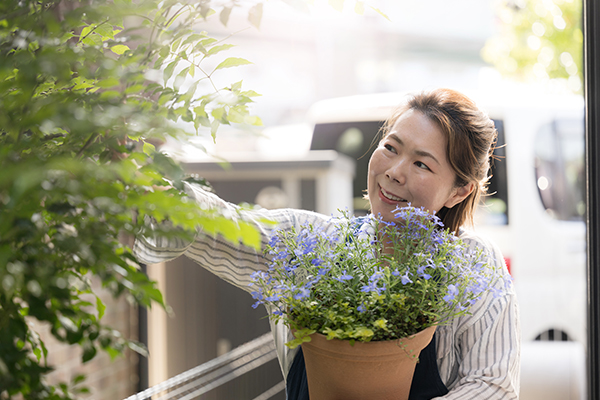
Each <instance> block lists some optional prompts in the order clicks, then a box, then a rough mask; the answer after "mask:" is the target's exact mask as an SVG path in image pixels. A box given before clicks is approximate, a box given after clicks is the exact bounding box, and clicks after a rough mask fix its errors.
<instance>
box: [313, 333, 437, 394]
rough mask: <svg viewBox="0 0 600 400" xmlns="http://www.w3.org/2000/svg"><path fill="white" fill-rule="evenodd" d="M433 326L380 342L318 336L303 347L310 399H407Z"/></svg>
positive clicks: (431, 334)
mask: <svg viewBox="0 0 600 400" xmlns="http://www.w3.org/2000/svg"><path fill="white" fill-rule="evenodd" d="M435 329H436V327H435V326H432V327H429V328H427V329H425V330H423V331H421V332H419V333H417V334H415V335H413V336H410V337H408V338H406V339H398V340H390V341H381V342H368V343H363V342H355V343H354V346H351V345H350V343H349V342H348V341H347V340H337V339H333V340H327V337H326V336H324V335H321V334H318V333H315V334H313V335H311V341H310V342H306V343H303V344H302V351H303V353H304V362H305V365H306V375H307V379H308V392H309V395H310V400H372V399H377V400H392V399H394V400H406V399H408V395H409V392H410V385H411V382H412V378H413V375H414V372H415V366H416V363H417V357H418V356H419V354H420V353H421V350H423V349H424V348H425V347H426V346H427V345H428V344H429V342H430V341H431V338H432V337H433V334H434V332H435Z"/></svg>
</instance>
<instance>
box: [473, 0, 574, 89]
mask: <svg viewBox="0 0 600 400" xmlns="http://www.w3.org/2000/svg"><path fill="white" fill-rule="evenodd" d="M581 5H582V3H581V1H578V0H550V1H545V0H504V1H502V2H500V3H499V5H498V8H497V10H496V12H497V16H498V18H499V20H500V22H501V26H500V33H499V34H498V35H497V36H495V37H492V38H491V39H490V40H489V41H488V42H487V43H486V45H485V47H484V48H483V50H482V56H483V58H484V60H486V61H488V62H490V63H491V64H493V65H494V66H495V67H496V68H497V69H498V70H499V71H500V72H501V73H503V74H504V75H507V76H510V77H513V78H517V79H525V80H533V81H544V80H546V81H547V80H548V79H559V80H563V81H565V80H566V83H567V87H568V88H570V89H571V90H572V91H573V92H576V93H582V87H583V86H582V82H583V34H582V31H581V21H582V15H581Z"/></svg>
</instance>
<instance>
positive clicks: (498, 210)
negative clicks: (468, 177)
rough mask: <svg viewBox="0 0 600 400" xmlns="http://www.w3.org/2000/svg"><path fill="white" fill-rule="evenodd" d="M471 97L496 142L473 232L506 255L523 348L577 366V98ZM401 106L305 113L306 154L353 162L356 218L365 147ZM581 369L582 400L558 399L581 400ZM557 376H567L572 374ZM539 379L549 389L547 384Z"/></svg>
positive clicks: (392, 97)
mask: <svg viewBox="0 0 600 400" xmlns="http://www.w3.org/2000/svg"><path fill="white" fill-rule="evenodd" d="M470 97H471V98H472V99H473V100H475V101H476V102H477V103H478V105H479V106H480V107H481V108H482V109H484V110H485V111H487V112H488V114H489V115H490V117H491V118H492V119H493V120H494V122H495V124H496V128H497V130H498V134H499V138H498V145H499V147H498V148H497V150H496V152H495V155H496V156H497V157H496V160H495V161H494V162H493V172H492V173H493V177H492V179H491V183H490V193H492V194H491V195H490V196H488V197H487V198H486V199H485V204H484V206H483V207H480V211H479V212H478V215H477V216H476V222H475V229H476V230H477V231H478V232H481V233H483V234H484V235H487V236H489V237H490V238H492V240H494V241H495V242H496V243H497V244H498V245H499V246H500V247H501V249H502V251H503V255H504V257H505V258H506V262H507V265H508V266H509V268H510V272H511V275H512V277H513V279H514V283H515V287H516V290H517V294H518V298H519V303H520V309H521V322H522V335H523V341H524V343H526V342H528V341H546V343H548V341H552V342H553V343H556V345H557V346H560V344H559V343H557V342H562V343H566V342H569V343H571V344H572V345H575V344H577V345H575V346H574V347H570V349H575V350H576V351H577V354H576V355H575V354H571V355H567V358H569V359H571V360H572V359H574V358H575V359H577V360H578V361H577V362H578V363H579V364H582V363H583V361H582V357H583V356H582V354H584V353H583V351H584V350H583V349H584V346H585V343H586V249H585V223H584V213H585V203H584V200H585V197H584V174H585V172H584V102H583V98H582V97H580V96H551V95H543V96H534V95H528V94H519V95H516V94H511V95H510V96H509V97H507V98H501V97H500V95H497V94H496V93H489V94H488V95H487V96H482V95H478V94H470ZM403 98H404V95H403V94H401V93H385V94H376V95H364V96H351V97H344V98H337V99H330V100H324V101H320V102H318V103H316V104H315V105H314V106H313V107H312V108H311V110H310V112H309V120H310V121H311V123H312V124H313V125H314V130H313V137H312V144H311V149H313V150H321V149H333V150H337V151H339V152H341V153H344V154H347V155H348V156H350V157H352V158H354V159H355V160H356V163H357V164H356V176H355V180H354V194H353V195H354V209H355V212H356V213H364V212H366V210H365V208H366V207H367V205H366V203H365V202H364V200H362V196H363V191H364V190H365V189H366V181H367V179H366V177H367V165H368V161H369V157H370V153H371V151H372V149H373V147H372V142H373V140H374V138H375V137H376V134H377V132H378V131H379V129H380V128H381V126H382V125H383V122H384V120H385V119H386V118H387V117H389V116H390V115H391V113H392V111H393V110H394V109H395V107H396V106H397V105H398V104H399V103H400V102H401V101H402V99H403ZM531 343H533V342H531ZM536 343H539V342H536ZM548 344H549V343H548ZM555 348H558V347H555ZM563 348H564V345H563ZM538 363H542V360H539V361H538ZM582 367H583V365H579V366H578V367H577V368H579V372H578V374H579V375H580V376H579V377H578V378H577V379H578V380H579V383H577V386H579V389H577V390H576V392H578V393H579V394H578V395H577V396H574V397H563V398H583V397H581V396H583V394H582V389H581V387H580V386H581V383H582V382H583V375H584V374H585V372H584V370H581V368H582ZM524 368H526V366H525V365H524ZM564 368H571V372H570V373H571V374H573V373H574V372H573V371H572V366H571V367H569V366H567V365H565V366H564ZM537 369H538V370H539V368H537ZM563 376H564V375H563ZM544 379H545V381H546V382H549V381H548V379H549V377H548V376H546V377H545V378H544ZM565 379H567V378H565ZM547 386H548V387H551V386H552V385H548V384H547ZM522 394H523V393H522ZM522 398H525V397H522ZM540 398H542V397H540ZM552 398H558V397H552Z"/></svg>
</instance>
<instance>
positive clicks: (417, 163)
mask: <svg viewBox="0 0 600 400" xmlns="http://www.w3.org/2000/svg"><path fill="white" fill-rule="evenodd" d="M415 165H416V166H417V167H418V168H421V169H426V170H429V167H428V166H427V164H424V163H422V162H421V161H417V162H415Z"/></svg>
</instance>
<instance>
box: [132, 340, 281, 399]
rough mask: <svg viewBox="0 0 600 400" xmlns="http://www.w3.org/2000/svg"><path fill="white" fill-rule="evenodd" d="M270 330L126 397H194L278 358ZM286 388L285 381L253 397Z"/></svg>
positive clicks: (266, 396) (267, 397) (273, 393)
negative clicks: (220, 354)
mask: <svg viewBox="0 0 600 400" xmlns="http://www.w3.org/2000/svg"><path fill="white" fill-rule="evenodd" d="M276 357H277V353H276V352H275V343H274V342H273V337H272V335H271V334H270V333H266V334H264V335H262V336H260V337H258V338H256V339H254V340H252V341H251V342H248V343H246V344H243V345H241V346H240V347H237V348H235V349H233V350H231V351H230V352H228V353H226V354H223V355H222V356H220V357H217V358H215V359H213V360H210V361H208V362H206V363H204V364H202V365H199V366H197V367H195V368H192V369H190V370H187V371H185V372H183V373H181V374H179V375H176V376H174V377H172V378H170V379H167V380H166V381H164V382H161V383H159V384H158V385H156V386H152V387H151V388H149V389H146V390H144V391H143V392H140V393H137V394H134V395H133V396H130V397H128V398H127V399H125V400H172V399H178V400H191V399H195V398H197V397H198V396H200V395H202V394H204V393H207V392H209V391H211V390H213V389H215V388H217V387H219V386H221V385H223V384H224V383H227V382H229V381H231V380H233V379H235V378H237V377H239V376H241V375H243V374H245V373H247V372H250V371H252V370H254V369H256V368H258V367H260V366H261V365H264V364H266V363H267V362H269V361H271V360H273V359H275V358H276ZM284 389H285V383H284V382H283V381H282V382H280V383H278V384H277V385H275V386H273V387H272V388H270V389H269V390H267V391H266V392H264V393H262V394H261V395H259V396H258V397H255V398H254V399H252V400H267V399H269V398H271V397H272V396H274V395H276V394H277V393H279V392H281V391H282V390H284Z"/></svg>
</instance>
